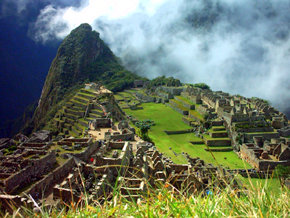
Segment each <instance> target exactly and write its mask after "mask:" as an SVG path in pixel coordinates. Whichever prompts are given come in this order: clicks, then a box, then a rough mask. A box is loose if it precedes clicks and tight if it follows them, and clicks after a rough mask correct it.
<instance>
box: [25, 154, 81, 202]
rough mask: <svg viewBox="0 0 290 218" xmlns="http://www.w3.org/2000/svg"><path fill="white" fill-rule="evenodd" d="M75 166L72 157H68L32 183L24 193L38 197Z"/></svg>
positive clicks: (42, 195) (43, 194)
mask: <svg viewBox="0 0 290 218" xmlns="http://www.w3.org/2000/svg"><path fill="white" fill-rule="evenodd" d="M75 166H76V163H75V161H74V159H73V158H70V159H68V160H67V161H66V162H65V163H64V164H63V165H62V166H59V167H58V168H56V169H55V170H54V171H52V172H51V173H49V174H48V175H47V176H45V177H44V178H43V179H42V180H40V181H38V182H37V183H35V184H34V185H32V186H31V187H30V188H29V189H28V190H27V191H26V192H25V193H26V194H28V195H29V194H30V195H31V196H32V197H33V198H35V199H39V198H42V197H44V196H45V195H46V193H47V192H49V191H50V190H51V188H52V187H53V186H54V185H55V184H57V183H59V182H61V181H62V180H63V179H64V178H65V177H66V176H67V175H68V174H69V172H70V171H71V170H72V168H73V167H75Z"/></svg>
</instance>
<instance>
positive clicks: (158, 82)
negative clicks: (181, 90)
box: [147, 76, 182, 88]
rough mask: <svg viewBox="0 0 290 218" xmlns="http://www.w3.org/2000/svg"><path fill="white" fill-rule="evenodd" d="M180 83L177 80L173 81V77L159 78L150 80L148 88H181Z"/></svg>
mask: <svg viewBox="0 0 290 218" xmlns="http://www.w3.org/2000/svg"><path fill="white" fill-rule="evenodd" d="M181 85H182V84H181V82H180V80H179V79H175V78H173V77H165V76H159V77H156V78H155V79H152V80H151V81H150V82H149V84H148V86H147V87H148V88H151V87H155V86H176V87H178V86H181Z"/></svg>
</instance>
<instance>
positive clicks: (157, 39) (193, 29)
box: [34, 0, 290, 110]
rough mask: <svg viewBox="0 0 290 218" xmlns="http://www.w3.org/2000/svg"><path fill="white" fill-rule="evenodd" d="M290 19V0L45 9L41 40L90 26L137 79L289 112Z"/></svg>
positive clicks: (137, 0)
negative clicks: (179, 84)
mask: <svg viewBox="0 0 290 218" xmlns="http://www.w3.org/2000/svg"><path fill="white" fill-rule="evenodd" d="M289 11H290V2H289V1H287V0H275V1H274V0H272V1H267V2H265V1H252V0H244V1H234V0H204V1H197V0H147V1H145V0H122V1H120V0H107V1H101V0H86V1H85V0H84V1H82V2H81V3H80V4H79V5H78V6H77V7H76V6H67V7H58V6H55V5H54V4H51V5H48V6H46V7H45V8H44V9H43V10H42V11H41V13H40V15H39V16H38V19H37V21H36V23H35V26H34V32H35V38H36V39H37V40H38V41H42V42H47V41H49V40H51V39H55V38H58V39H61V38H63V37H65V36H66V35H67V34H68V33H69V32H70V31H71V30H72V29H73V28H75V27H77V26H78V25H79V24H81V23H84V22H86V23H89V24H91V25H92V26H93V28H94V29H95V30H97V31H99V32H100V33H101V37H102V38H103V39H104V40H105V41H106V43H107V44H109V46H110V47H111V49H112V50H113V51H114V52H115V54H116V55H117V56H119V57H121V59H122V61H123V62H124V64H125V65H126V66H127V67H128V68H129V69H131V70H132V71H135V72H137V73H139V74H141V75H144V76H148V77H150V78H152V77H155V76H158V75H168V76H169V75H173V76H176V77H178V78H180V79H182V81H183V82H190V83H196V82H205V83H208V84H209V85H210V86H211V87H212V88H213V89H214V90H223V91H227V92H230V93H232V94H242V95H245V96H248V97H251V96H257V97H261V98H265V99H268V100H270V101H271V102H272V103H273V104H274V105H275V106H277V107H278V108H279V109H282V110H283V109H285V108H287V107H289V106H290V105H289V104H290V103H289V102H290V95H289V93H290V92H289V91H290V87H289V86H290V80H289V78H290V77H289V69H290V61H289V60H290V37H289V36H290V14H289Z"/></svg>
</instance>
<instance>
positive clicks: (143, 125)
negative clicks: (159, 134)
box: [135, 120, 155, 141]
mask: <svg viewBox="0 0 290 218" xmlns="http://www.w3.org/2000/svg"><path fill="white" fill-rule="evenodd" d="M135 125H136V126H137V127H138V128H139V130H140V137H141V138H142V139H143V140H145V141H151V140H150V138H149V136H148V131H149V129H150V128H151V126H153V125H155V123H154V121H152V120H143V121H138V122H136V123H135Z"/></svg>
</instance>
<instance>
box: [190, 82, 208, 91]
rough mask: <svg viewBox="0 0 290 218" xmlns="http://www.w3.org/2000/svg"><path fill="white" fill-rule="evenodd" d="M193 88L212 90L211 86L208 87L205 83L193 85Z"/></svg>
mask: <svg viewBox="0 0 290 218" xmlns="http://www.w3.org/2000/svg"><path fill="white" fill-rule="evenodd" d="M193 87H196V88H200V89H208V90H210V87H209V85H207V84H205V83H196V84H194V85H193Z"/></svg>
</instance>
